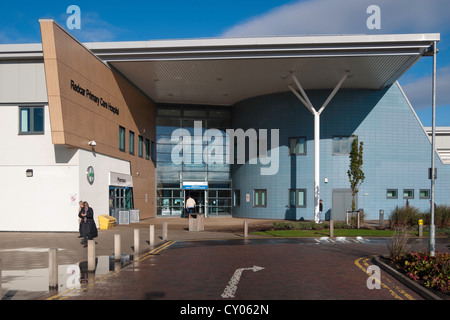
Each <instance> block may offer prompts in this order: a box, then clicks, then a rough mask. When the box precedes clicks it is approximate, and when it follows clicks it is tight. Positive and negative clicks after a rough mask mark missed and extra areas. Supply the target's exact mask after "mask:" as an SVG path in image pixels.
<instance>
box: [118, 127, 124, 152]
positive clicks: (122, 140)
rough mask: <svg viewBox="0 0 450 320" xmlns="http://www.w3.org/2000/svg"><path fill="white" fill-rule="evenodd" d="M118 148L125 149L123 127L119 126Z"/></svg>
mask: <svg viewBox="0 0 450 320" xmlns="http://www.w3.org/2000/svg"><path fill="white" fill-rule="evenodd" d="M119 150H120V151H125V128H124V127H119Z"/></svg>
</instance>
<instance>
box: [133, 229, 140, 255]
mask: <svg viewBox="0 0 450 320" xmlns="http://www.w3.org/2000/svg"><path fill="white" fill-rule="evenodd" d="M139 251H140V250H139V229H134V253H135V255H136V256H137V255H138V254H139Z"/></svg>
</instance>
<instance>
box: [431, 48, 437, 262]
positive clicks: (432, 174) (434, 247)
mask: <svg viewBox="0 0 450 320" xmlns="http://www.w3.org/2000/svg"><path fill="white" fill-rule="evenodd" d="M436 45H437V43H436V41H434V43H433V79H432V80H433V81H432V82H433V89H432V90H433V93H432V118H433V119H432V121H433V125H432V132H431V208H430V209H431V211H430V212H431V217H430V256H432V257H434V256H435V250H436V243H435V232H436V230H435V225H434V214H435V208H434V204H435V198H434V180H435V178H436V177H435V172H434V170H435V169H434V168H435V154H436V145H435V130H436Z"/></svg>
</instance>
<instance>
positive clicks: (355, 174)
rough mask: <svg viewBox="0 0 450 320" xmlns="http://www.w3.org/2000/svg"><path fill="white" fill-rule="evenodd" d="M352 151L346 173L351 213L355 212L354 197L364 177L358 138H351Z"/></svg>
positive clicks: (360, 145)
mask: <svg viewBox="0 0 450 320" xmlns="http://www.w3.org/2000/svg"><path fill="white" fill-rule="evenodd" d="M352 137H353V142H352V150H351V151H350V168H349V170H348V171H347V174H348V179H349V181H350V187H351V189H352V211H355V210H356V201H355V200H356V195H357V194H358V192H359V186H360V185H361V184H362V183H363V182H364V179H365V176H364V172H363V170H362V165H363V145H364V144H363V142H362V141H361V143H360V144H359V148H358V137H357V136H354V135H353V136H352Z"/></svg>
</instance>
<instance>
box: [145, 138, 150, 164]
mask: <svg viewBox="0 0 450 320" xmlns="http://www.w3.org/2000/svg"><path fill="white" fill-rule="evenodd" d="M145 159H147V160H148V159H150V140H148V139H145Z"/></svg>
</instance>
